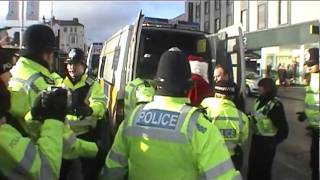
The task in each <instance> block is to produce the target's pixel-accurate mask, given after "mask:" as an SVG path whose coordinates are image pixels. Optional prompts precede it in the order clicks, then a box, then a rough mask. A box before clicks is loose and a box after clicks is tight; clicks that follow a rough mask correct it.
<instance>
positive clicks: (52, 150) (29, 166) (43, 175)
mask: <svg viewBox="0 0 320 180" xmlns="http://www.w3.org/2000/svg"><path fill="white" fill-rule="evenodd" d="M0 137H1V138H0V154H1V156H0V171H1V174H3V175H4V176H5V177H6V178H8V179H34V180H38V179H40V180H51V179H58V178H59V174H60V166H61V160H62V151H63V149H62V148H63V147H62V146H63V145H62V137H63V123H61V122H59V121H56V120H49V119H48V120H46V121H45V122H44V124H43V125H42V126H41V133H40V137H39V139H37V141H36V143H34V142H33V141H32V140H31V139H30V138H27V137H23V136H21V134H20V133H19V132H18V131H17V130H16V129H15V128H13V127H12V126H11V125H8V124H3V125H0Z"/></svg>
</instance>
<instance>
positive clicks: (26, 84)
mask: <svg viewBox="0 0 320 180" xmlns="http://www.w3.org/2000/svg"><path fill="white" fill-rule="evenodd" d="M39 77H41V73H36V74H33V75H32V76H30V77H29V79H27V80H24V79H21V78H12V79H11V81H14V82H19V83H21V84H23V86H24V88H25V89H26V91H29V90H30V89H31V90H33V91H34V92H35V93H39V92H40V89H39V88H38V87H37V86H36V85H34V81H35V80H36V79H38V78H39Z"/></svg>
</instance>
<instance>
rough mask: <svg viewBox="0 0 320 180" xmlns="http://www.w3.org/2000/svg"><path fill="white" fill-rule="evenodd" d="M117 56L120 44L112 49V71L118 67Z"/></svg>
mask: <svg viewBox="0 0 320 180" xmlns="http://www.w3.org/2000/svg"><path fill="white" fill-rule="evenodd" d="M119 56H120V46H117V47H116V48H115V49H114V55H113V60H112V69H113V70H114V71H115V70H117V69H118V63H119Z"/></svg>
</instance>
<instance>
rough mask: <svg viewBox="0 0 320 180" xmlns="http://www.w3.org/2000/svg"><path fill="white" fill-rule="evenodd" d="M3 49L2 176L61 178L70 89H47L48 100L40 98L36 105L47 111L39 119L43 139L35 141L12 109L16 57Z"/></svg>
mask: <svg viewBox="0 0 320 180" xmlns="http://www.w3.org/2000/svg"><path fill="white" fill-rule="evenodd" d="M2 50H3V49H2V48H1V47H0V99H1V101H0V137H1V138H0V154H1V156H0V179H41V180H42V179H43V180H44V179H58V177H59V170H60V165H61V159H62V157H61V156H62V151H63V120H64V116H65V114H66V104H67V103H66V99H67V98H66V95H67V92H66V91H65V90H62V89H60V90H58V91H55V92H49V93H48V92H44V93H42V95H44V96H45V99H41V98H38V100H36V103H35V105H34V108H35V109H37V110H38V111H41V112H46V116H42V118H37V119H36V120H37V121H41V123H42V124H43V125H42V126H41V131H40V136H39V138H38V139H36V140H35V141H32V140H31V139H30V138H29V137H27V136H26V133H25V132H24V130H23V128H22V127H21V126H20V124H19V123H18V121H17V120H15V119H14V118H13V117H12V116H11V114H10V113H9V112H8V110H9V108H10V106H11V103H10V92H9V91H8V90H7V86H8V81H9V80H10V77H11V74H10V72H9V70H10V69H11V67H12V61H11V60H12V59H11V58H10V57H8V56H6V55H4V51H2ZM3 55H4V56H3ZM42 95H41V96H40V97H42ZM53 97H54V98H53ZM12 105H13V106H14V104H12ZM42 105H44V106H42Z"/></svg>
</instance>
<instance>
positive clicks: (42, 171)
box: [40, 152, 53, 180]
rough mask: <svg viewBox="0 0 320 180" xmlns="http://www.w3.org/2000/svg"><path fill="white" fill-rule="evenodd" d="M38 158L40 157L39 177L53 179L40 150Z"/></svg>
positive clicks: (48, 164) (47, 162) (44, 179)
mask: <svg viewBox="0 0 320 180" xmlns="http://www.w3.org/2000/svg"><path fill="white" fill-rule="evenodd" d="M40 159H41V168H40V179H43V180H49V179H53V174H52V171H51V167H50V163H49V161H48V159H47V158H46V157H45V155H44V154H43V153H42V152H40Z"/></svg>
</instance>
